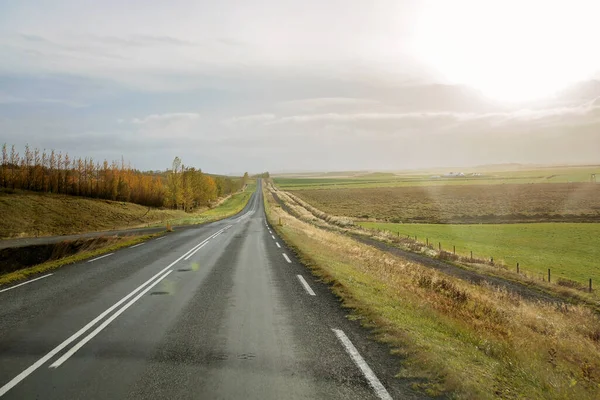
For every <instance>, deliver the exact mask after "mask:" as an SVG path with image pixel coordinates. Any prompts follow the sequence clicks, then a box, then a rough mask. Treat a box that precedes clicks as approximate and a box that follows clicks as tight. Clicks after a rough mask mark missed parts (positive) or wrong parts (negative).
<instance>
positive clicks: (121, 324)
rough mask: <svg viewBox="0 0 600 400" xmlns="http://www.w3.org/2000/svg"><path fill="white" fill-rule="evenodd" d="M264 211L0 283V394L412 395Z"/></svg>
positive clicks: (396, 364)
mask: <svg viewBox="0 0 600 400" xmlns="http://www.w3.org/2000/svg"><path fill="white" fill-rule="evenodd" d="M399 368H400V360H399V359H398V358H395V357H393V356H391V355H390V353H389V349H388V348H387V347H386V346H384V345H382V344H379V343H377V342H375V341H373V340H371V339H370V338H369V332H368V331H366V330H365V329H363V328H361V327H360V325H359V324H358V323H357V322H356V321H350V320H349V319H348V318H347V311H345V310H344V309H343V308H342V307H341V306H340V303H339V301H338V300H337V299H336V298H335V297H334V296H333V295H332V294H331V292H330V290H329V288H328V287H327V286H326V285H324V284H322V283H320V282H318V281H317V280H316V279H315V278H314V277H313V276H312V275H311V274H310V272H309V271H308V270H307V269H306V268H305V267H303V266H302V265H301V264H300V263H299V262H298V261H297V259H296V258H295V257H294V255H293V253H292V252H291V251H289V249H287V248H286V247H285V245H284V243H283V242H282V241H281V240H280V239H279V238H278V237H277V234H276V233H275V231H273V230H272V229H271V228H270V227H269V226H268V224H267V222H266V219H265V214H264V208H263V199H262V192H261V189H260V182H259V185H258V190H257V192H256V193H255V194H254V195H253V196H252V197H251V199H250V201H249V203H248V205H247V206H246V208H245V209H244V210H243V211H242V212H241V213H240V214H238V215H237V216H234V217H231V218H228V219H225V220H222V221H218V222H215V223H212V224H207V225H203V226H199V227H196V228H193V229H185V230H182V231H179V232H174V233H172V234H169V235H167V236H165V237H161V238H159V239H154V240H150V241H148V242H146V243H144V244H142V245H136V246H133V247H131V248H126V249H122V250H119V251H117V252H115V253H114V254H110V255H107V256H104V257H101V258H98V259H93V260H87V261H84V262H81V263H78V264H74V265H71V266H66V267H63V268H61V269H59V270H56V271H54V273H53V274H52V275H48V276H44V277H43V278H42V279H37V280H30V281H27V282H25V283H21V284H20V285H17V286H13V287H2V288H0V397H2V398H6V399H34V398H41V399H96V398H98V399H107V398H110V399H112V398H132V399H138V398H139V399H143V398H169V399H187V398H189V399H238V398H239V399H314V398H327V399H371V398H373V399H377V398H380V399H389V398H413V397H415V395H414V393H412V392H411V391H410V390H409V389H408V387H409V382H405V381H402V380H401V379H398V378H394V375H395V374H397V373H398V371H399Z"/></svg>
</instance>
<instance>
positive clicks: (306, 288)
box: [296, 275, 316, 296]
mask: <svg viewBox="0 0 600 400" xmlns="http://www.w3.org/2000/svg"><path fill="white" fill-rule="evenodd" d="M296 276H297V277H298V280H299V281H300V283H301V284H302V286H304V290H306V292H307V293H308V294H310V295H311V296H316V294H315V292H313V290H312V288H311V287H310V286H309V285H308V282H306V280H304V277H303V276H302V275H296Z"/></svg>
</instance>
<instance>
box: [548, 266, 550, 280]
mask: <svg viewBox="0 0 600 400" xmlns="http://www.w3.org/2000/svg"><path fill="white" fill-rule="evenodd" d="M548 283H550V268H548Z"/></svg>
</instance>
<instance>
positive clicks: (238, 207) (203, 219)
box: [151, 185, 256, 226]
mask: <svg viewBox="0 0 600 400" xmlns="http://www.w3.org/2000/svg"><path fill="white" fill-rule="evenodd" d="M254 190H256V185H248V186H247V187H246V190H244V191H243V192H238V193H235V194H233V195H231V196H230V197H228V198H227V199H226V200H225V201H224V202H222V203H221V204H219V205H218V206H217V207H215V208H211V209H210V210H206V211H204V212H201V213H197V214H194V213H192V214H188V215H186V216H184V217H182V218H175V219H170V220H169V221H168V222H169V223H170V224H171V225H172V226H177V225H196V224H206V223H209V222H214V221H218V220H220V219H224V218H227V217H231V216H232V215H235V214H237V213H239V212H240V211H242V210H243V209H244V207H246V204H248V200H250V196H252V193H254ZM151 226H161V224H155V225H151Z"/></svg>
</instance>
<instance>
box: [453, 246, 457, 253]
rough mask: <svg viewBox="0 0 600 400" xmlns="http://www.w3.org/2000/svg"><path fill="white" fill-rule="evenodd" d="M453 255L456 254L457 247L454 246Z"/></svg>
mask: <svg viewBox="0 0 600 400" xmlns="http://www.w3.org/2000/svg"><path fill="white" fill-rule="evenodd" d="M452 254H456V246H452Z"/></svg>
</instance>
